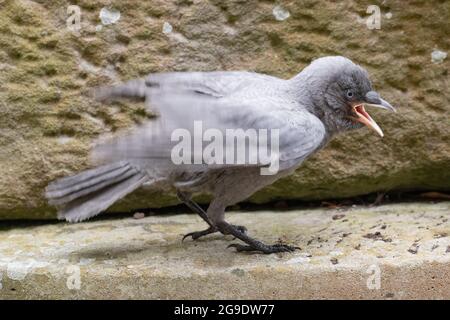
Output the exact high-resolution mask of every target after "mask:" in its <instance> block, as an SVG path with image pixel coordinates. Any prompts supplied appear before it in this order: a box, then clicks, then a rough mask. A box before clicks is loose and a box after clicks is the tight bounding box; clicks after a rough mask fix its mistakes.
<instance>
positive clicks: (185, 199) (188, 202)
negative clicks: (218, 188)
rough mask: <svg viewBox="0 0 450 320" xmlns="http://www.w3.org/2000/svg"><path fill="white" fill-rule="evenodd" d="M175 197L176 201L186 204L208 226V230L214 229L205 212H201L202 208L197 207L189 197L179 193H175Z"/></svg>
mask: <svg viewBox="0 0 450 320" xmlns="http://www.w3.org/2000/svg"><path fill="white" fill-rule="evenodd" d="M177 197H178V199H180V201H182V202H183V203H184V204H186V205H187V206H188V207H189V208H190V209H191V210H192V211H194V212H195V213H197V214H198V215H199V216H200V217H201V218H202V219H203V220H204V221H205V222H206V223H207V224H208V225H209V227H210V228H214V224H213V223H212V222H211V220H210V219H209V218H208V215H207V214H206V212H205V210H203V209H202V207H200V206H199V205H198V203H196V202H195V201H193V200H192V199H191V197H190V195H188V194H186V193H184V192H181V191H177ZM214 232H215V231H214Z"/></svg>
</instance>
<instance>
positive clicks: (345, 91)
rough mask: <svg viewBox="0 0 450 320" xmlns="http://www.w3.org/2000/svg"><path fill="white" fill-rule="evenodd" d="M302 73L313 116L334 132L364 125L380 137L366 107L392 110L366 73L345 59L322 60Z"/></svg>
mask: <svg viewBox="0 0 450 320" xmlns="http://www.w3.org/2000/svg"><path fill="white" fill-rule="evenodd" d="M301 74H303V76H302V78H303V79H305V80H306V81H307V82H308V86H307V87H308V88H310V89H308V91H309V93H310V97H311V98H312V104H313V105H314V109H315V111H316V114H318V116H319V117H320V118H321V119H322V121H324V123H325V125H327V127H329V128H330V129H331V130H332V131H333V132H341V131H345V130H351V129H358V128H361V127H363V126H364V125H366V126H367V127H369V128H370V129H372V130H374V131H375V132H377V133H378V134H379V135H380V136H383V131H382V130H381V129H380V127H379V126H378V124H377V123H376V122H375V121H374V120H373V119H372V117H371V116H370V115H369V114H368V113H367V111H366V109H365V108H366V107H367V108H370V107H375V108H382V109H387V110H390V111H394V112H395V109H394V107H392V106H391V105H390V104H389V103H388V102H387V101H385V100H383V99H382V98H381V97H380V95H379V94H378V93H377V92H376V91H374V90H373V88H372V84H371V82H370V80H369V75H368V73H367V71H366V70H364V69H363V68H362V67H360V66H358V65H356V64H354V63H353V62H352V61H351V60H349V59H347V58H344V57H324V58H320V59H317V60H315V61H313V62H312V63H311V64H310V65H309V66H308V67H307V68H305V70H304V71H303V72H302V73H301Z"/></svg>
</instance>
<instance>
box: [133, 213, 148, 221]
mask: <svg viewBox="0 0 450 320" xmlns="http://www.w3.org/2000/svg"><path fill="white" fill-rule="evenodd" d="M133 218H134V219H143V218H145V213H143V212H136V213H135V214H133Z"/></svg>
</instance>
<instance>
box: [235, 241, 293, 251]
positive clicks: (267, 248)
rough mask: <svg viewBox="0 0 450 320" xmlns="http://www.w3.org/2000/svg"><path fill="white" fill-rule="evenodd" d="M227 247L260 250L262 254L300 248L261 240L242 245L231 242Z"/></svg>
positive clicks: (241, 249) (238, 249) (239, 249)
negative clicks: (253, 243) (270, 243)
mask: <svg viewBox="0 0 450 320" xmlns="http://www.w3.org/2000/svg"><path fill="white" fill-rule="evenodd" d="M258 242H259V241H258ZM227 248H236V251H237V252H261V253H264V254H270V253H277V252H293V251H295V250H300V247H294V246H289V245H287V244H281V243H277V244H273V245H267V244H264V243H262V242H259V244H256V245H242V244H237V243H233V244H230V245H229V246H228V247H227Z"/></svg>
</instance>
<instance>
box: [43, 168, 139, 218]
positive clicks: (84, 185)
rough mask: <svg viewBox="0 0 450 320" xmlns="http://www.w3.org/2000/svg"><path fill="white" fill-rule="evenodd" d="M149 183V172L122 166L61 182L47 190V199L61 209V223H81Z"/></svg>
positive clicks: (95, 170)
mask: <svg viewBox="0 0 450 320" xmlns="http://www.w3.org/2000/svg"><path fill="white" fill-rule="evenodd" d="M147 180H148V176H147V174H146V172H143V171H140V170H139V168H136V167H134V166H132V165H130V164H129V163H127V162H119V163H115V164H111V165H106V166H102V167H98V168H95V169H91V170H87V171H84V172H82V173H80V174H77V175H75V176H73V177H68V178H62V179H60V180H57V181H55V182H53V183H52V184H50V185H49V186H48V187H47V189H46V197H47V198H48V199H49V203H50V204H53V205H57V206H58V207H59V208H60V209H59V211H58V218H59V219H65V220H67V221H70V222H78V221H82V220H85V219H88V218H90V217H93V216H95V215H97V214H99V213H100V212H102V211H103V210H105V209H107V208H108V207H109V206H111V205H112V204H113V203H114V202H116V201H117V200H119V199H120V198H122V197H124V196H126V195H127V194H128V193H130V192H132V191H134V190H136V189H137V188H139V187H140V186H141V185H142V184H143V183H144V182H146V181H147Z"/></svg>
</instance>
